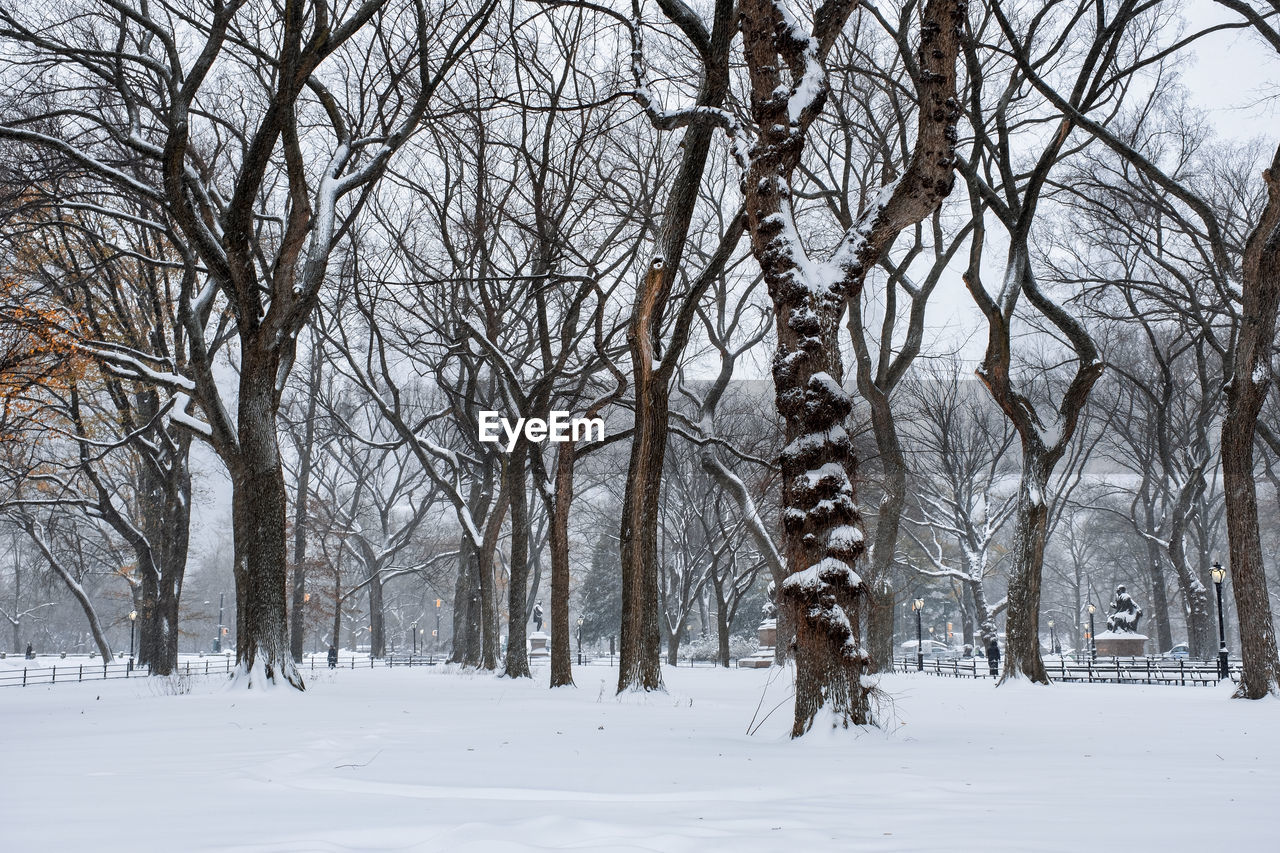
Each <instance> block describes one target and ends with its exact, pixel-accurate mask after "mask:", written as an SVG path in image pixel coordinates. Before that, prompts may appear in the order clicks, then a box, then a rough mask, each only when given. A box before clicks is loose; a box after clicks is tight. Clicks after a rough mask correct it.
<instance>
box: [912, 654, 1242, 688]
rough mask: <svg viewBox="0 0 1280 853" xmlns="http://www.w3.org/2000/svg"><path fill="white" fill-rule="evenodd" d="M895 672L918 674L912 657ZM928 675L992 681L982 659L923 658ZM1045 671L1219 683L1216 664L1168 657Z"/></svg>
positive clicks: (1062, 665) (1108, 679)
mask: <svg viewBox="0 0 1280 853" xmlns="http://www.w3.org/2000/svg"><path fill="white" fill-rule="evenodd" d="M893 669H894V671H895V672H906V673H912V672H916V671H917V661H916V659H915V658H914V657H906V658H895V659H894V661H893ZM919 671H921V672H924V673H927V674H929V675H939V676H943V677H948V678H991V677H992V675H991V668H990V665H989V664H988V662H987V661H986V660H984V659H982V658H954V659H951V660H944V659H942V658H925V660H924V668H923V669H922V670H919ZM1045 671H1046V672H1047V673H1048V674H1049V678H1050V679H1052V680H1054V681H1078V682H1085V683H1088V684H1172V685H1175V686H1178V687H1189V686H1190V687H1212V686H1213V685H1215V684H1217V683H1218V682H1219V681H1220V677H1219V675H1218V662H1217V661H1193V660H1173V659H1169V658H1151V657H1133V658H1112V657H1108V658H1098V659H1097V660H1096V661H1091V660H1087V659H1086V660H1083V661H1069V660H1066V659H1059V660H1049V661H1045ZM1230 672H1231V679H1232V680H1233V681H1238V680H1239V674H1240V673H1239V664H1238V663H1237V662H1234V661H1233V662H1232V664H1231V667H1230Z"/></svg>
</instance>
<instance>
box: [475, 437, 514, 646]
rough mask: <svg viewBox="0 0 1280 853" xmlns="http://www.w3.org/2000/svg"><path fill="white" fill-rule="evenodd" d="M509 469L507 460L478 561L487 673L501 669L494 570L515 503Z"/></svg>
mask: <svg viewBox="0 0 1280 853" xmlns="http://www.w3.org/2000/svg"><path fill="white" fill-rule="evenodd" d="M509 466H510V460H505V461H504V464H503V468H504V472H503V476H502V478H501V480H500V482H499V485H498V501H497V503H496V505H495V506H494V507H493V511H492V512H491V513H490V514H489V518H488V519H487V521H486V522H485V528H484V542H483V543H482V544H481V546H480V553H479V555H478V556H477V559H476V567H477V569H478V573H479V586H480V613H479V615H480V668H481V669H487V670H494V669H497V668H498V599H497V589H496V584H495V578H494V574H493V570H494V562H495V558H496V555H497V551H498V539H499V538H500V537H501V535H502V523H503V521H505V520H506V517H507V507H508V506H509V505H510V503H511V491H512V488H511V485H510V483H509V482H508V480H507V476H506V472H505V469H506V468H508V467H509Z"/></svg>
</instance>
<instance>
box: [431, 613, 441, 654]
mask: <svg viewBox="0 0 1280 853" xmlns="http://www.w3.org/2000/svg"><path fill="white" fill-rule="evenodd" d="M441 604H443V602H442V601H441V600H440V599H438V598H437V599H436V630H435V632H434V633H432V635H431V662H432V663H435V662H436V654H437V653H438V652H439V651H440V605H441Z"/></svg>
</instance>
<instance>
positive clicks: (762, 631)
mask: <svg viewBox="0 0 1280 853" xmlns="http://www.w3.org/2000/svg"><path fill="white" fill-rule="evenodd" d="M756 636H758V637H759V638H760V648H759V649H757V650H756V653H755V654H753V655H752V656H751V657H746V658H739V660H738V666H739V667H745V668H746V669H766V668H768V667H771V666H773V648H774V646H776V645H777V644H778V620H776V619H766V620H764V621H763V622H761V623H760V627H758V628H756Z"/></svg>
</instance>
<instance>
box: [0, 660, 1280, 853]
mask: <svg viewBox="0 0 1280 853" xmlns="http://www.w3.org/2000/svg"><path fill="white" fill-rule="evenodd" d="M536 675H537V677H536V678H535V680H534V681H532V682H530V681H527V680H526V681H519V682H513V681H508V680H505V679H499V678H496V677H492V676H489V675H478V674H475V673H459V672H456V671H452V670H451V669H445V668H441V669H425V668H424V669H376V670H355V671H340V672H336V673H330V672H327V671H326V672H324V673H317V674H316V675H315V676H313V677H310V678H309V679H308V689H307V691H306V693H305V694H297V693H295V692H293V691H290V690H286V689H275V690H269V691H245V690H240V689H231V688H229V687H228V686H227V685H226V684H225V683H224V682H223V681H222V680H221V679H217V680H214V679H209V680H206V679H203V678H199V679H197V678H193V679H191V680H190V682H189V687H190V692H189V693H182V692H181V689H182V688H177V689H175V688H174V687H173V686H172V685H170V684H169V683H168V682H161V681H160V680H159V679H143V680H138V681H128V682H124V681H117V682H97V683H85V684H82V685H65V686H64V685H58V686H54V687H29V688H25V689H24V688H9V689H6V690H4V691H3V692H2V693H0V715H2V716H0V720H2V724H0V755H3V756H4V763H5V769H6V772H5V773H4V774H3V781H2V782H0V827H2V828H3V829H2V830H0V839H2V841H0V848H2V849H4V850H5V851H78V850H92V851H95V853H107V851H117V850H118V851H133V852H135V853H136V851H151V850H155V851H179V850H190V851H198V850H228V851H272V852H273V853H283V851H354V850H412V851H466V852H467V853H470V851H495V853H502V851H524V850H590V851H663V853H684V851H698V853H705V851H721V850H723V851H786V850H791V849H804V850H819V851H823V850H831V851H863V850H867V851H942V850H948V851H1071V853H1080V851H1084V850H1093V849H1101V847H1102V846H1105V847H1106V848H1107V849H1123V850H1132V851H1147V850H1164V851H1181V850H1186V851H1196V853H1203V851H1205V850H1223V849H1234V850H1242V851H1254V850H1258V851H1262V850H1267V849H1273V847H1272V843H1273V837H1274V836H1273V818H1274V809H1275V806H1276V803H1277V802H1280V702H1277V701H1263V702H1242V701H1231V700H1229V699H1228V698H1227V695H1228V694H1227V693H1226V692H1225V688H1223V689H1212V690H1209V689H1191V688H1171V687H1142V686H1116V685H1055V686H1053V687H1050V688H1040V687H1031V686H1029V685H1010V686H1006V687H1002V688H999V689H994V688H993V687H992V686H991V684H990V683H989V682H987V683H982V682H974V681H967V680H952V679H940V678H935V677H931V676H923V675H914V674H905V675H891V676H887V677H885V678H884V679H883V680H882V682H881V687H882V689H883V691H884V693H885V703H884V707H883V713H884V718H885V722H884V725H883V727H882V728H880V729H868V730H859V731H850V732H844V731H839V732H832V731H829V730H824V731H816V732H814V733H812V734H811V735H810V736H809V737H806V738H804V739H802V740H800V741H794V742H793V741H791V740H789V739H788V738H787V737H786V734H787V731H788V729H789V727H790V705H789V702H787V701H786V700H787V697H788V694H789V691H790V684H789V682H790V675H789V672H787V671H785V670H778V669H773V670H730V671H725V670H718V669H710V668H707V669H671V668H666V669H665V670H664V677H665V678H666V681H667V685H668V692H667V693H666V694H650V695H628V696H624V697H622V698H617V697H615V696H614V695H613V686H614V684H615V683H616V677H617V671H616V670H615V669H610V668H608V667H605V666H586V667H580V668H578V669H577V670H576V677H577V681H578V685H579V686H578V687H577V688H576V689H561V690H556V691H551V690H548V689H547V688H546V686H545V685H546V670H545V668H539V670H538V672H537V673H536ZM771 679H772V680H771ZM779 703H782V704H781V706H780V707H777V709H776V710H775V711H774V712H773V713H772V716H769V717H768V718H767V719H766V720H764V722H763V723H761V718H762V717H764V716H765V714H767V713H768V712H769V711H770V709H773V708H775V706H779ZM757 707H759V709H760V710H759V712H758V714H757ZM753 716H754V717H755V718H756V719H755V723H754V724H753V722H752V720H753ZM754 725H759V728H758V730H757V731H756V733H755V734H754V735H748V734H747V733H746V732H747V730H748V727H750V726H754Z"/></svg>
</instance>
